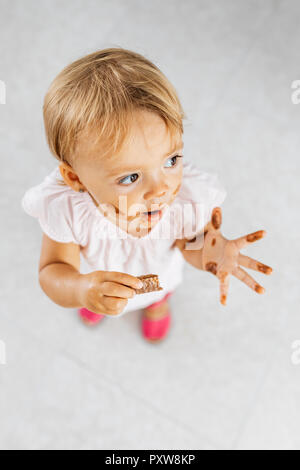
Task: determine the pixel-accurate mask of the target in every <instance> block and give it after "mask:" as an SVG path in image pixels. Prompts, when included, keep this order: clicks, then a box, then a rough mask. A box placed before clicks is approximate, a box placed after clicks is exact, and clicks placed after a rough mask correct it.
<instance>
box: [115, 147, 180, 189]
mask: <svg viewBox="0 0 300 470" xmlns="http://www.w3.org/2000/svg"><path fill="white" fill-rule="evenodd" d="M182 157H183V155H174V157H170V158H168V160H172V161H173V162H174V161H175V163H173V164H172V165H171V166H169V167H168V168H173V167H175V166H176V165H177V161H178V158H182ZM138 177H139V175H138V174H137V173H132V174H131V175H128V176H126V177H125V178H122V179H121V180H120V181H119V182H118V184H120V185H122V186H129V185H130V184H132V183H134V182H135V181H136V180H137V179H138Z"/></svg>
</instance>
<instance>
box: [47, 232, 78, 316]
mask: <svg viewBox="0 0 300 470" xmlns="http://www.w3.org/2000/svg"><path fill="white" fill-rule="evenodd" d="M79 269H80V246H79V245H76V244H75V243H58V242H56V241H54V240H52V239H51V238H49V237H48V236H47V235H45V234H43V239H42V248H41V256H40V263H39V283H40V286H41V288H42V290H43V291H44V292H45V294H46V295H47V296H48V297H49V298H50V299H51V300H53V302H55V303H56V304H58V305H61V306H62V307H69V308H76V307H78V308H79V307H82V305H81V304H80V301H79V299H78V291H79V289H78V286H79V278H80V272H79Z"/></svg>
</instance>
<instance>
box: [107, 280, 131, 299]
mask: <svg viewBox="0 0 300 470" xmlns="http://www.w3.org/2000/svg"><path fill="white" fill-rule="evenodd" d="M101 293H102V294H103V295H107V296H109V297H121V298H124V299H131V298H132V297H134V296H135V294H136V291H135V289H132V288H131V287H127V286H124V285H123V284H118V283H117V282H110V281H105V282H102V283H101Z"/></svg>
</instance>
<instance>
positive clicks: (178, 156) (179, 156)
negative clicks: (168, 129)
mask: <svg viewBox="0 0 300 470" xmlns="http://www.w3.org/2000/svg"><path fill="white" fill-rule="evenodd" d="M182 157H183V155H174V157H170V158H168V160H174V159H176V160H175V163H174V165H171V166H170V167H169V168H173V167H174V166H176V165H177V161H178V158H182Z"/></svg>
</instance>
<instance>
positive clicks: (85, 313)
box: [78, 307, 106, 325]
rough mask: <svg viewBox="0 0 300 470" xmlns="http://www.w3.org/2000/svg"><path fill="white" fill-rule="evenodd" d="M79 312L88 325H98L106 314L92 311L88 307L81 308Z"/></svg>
mask: <svg viewBox="0 0 300 470" xmlns="http://www.w3.org/2000/svg"><path fill="white" fill-rule="evenodd" d="M78 313H79V315H80V317H81V319H82V320H83V321H84V323H85V324H86V325H97V323H99V322H100V321H101V320H102V319H103V318H104V317H105V316H106V315H102V314H100V315H99V314H98V313H94V312H91V310H88V309H87V308H84V307H82V308H79V309H78Z"/></svg>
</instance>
